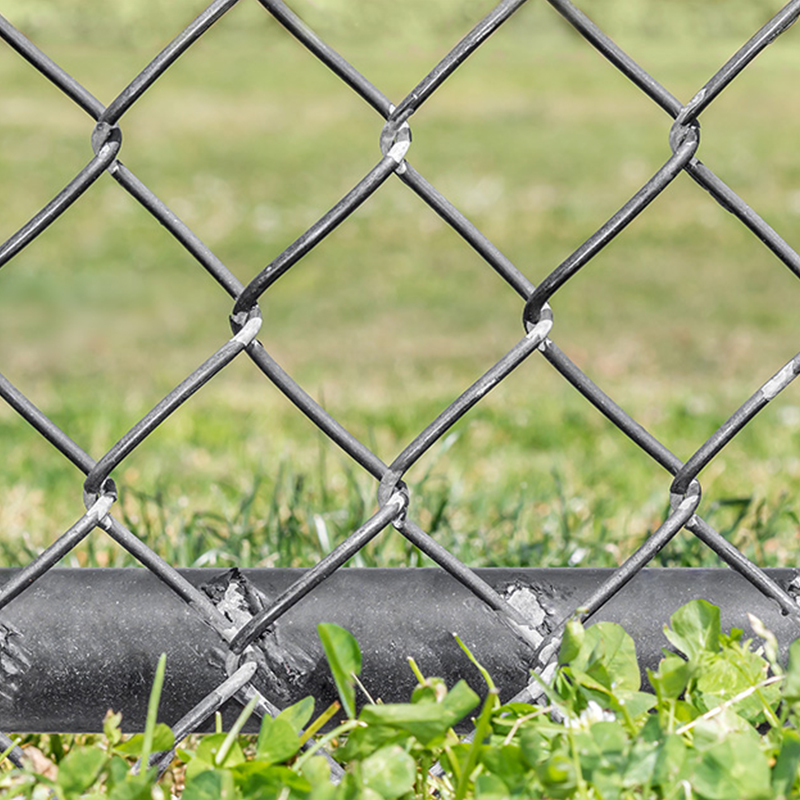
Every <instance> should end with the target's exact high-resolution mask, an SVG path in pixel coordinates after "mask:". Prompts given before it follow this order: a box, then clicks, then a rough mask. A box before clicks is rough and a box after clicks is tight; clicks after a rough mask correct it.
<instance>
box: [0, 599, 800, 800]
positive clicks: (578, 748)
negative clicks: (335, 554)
mask: <svg viewBox="0 0 800 800" xmlns="http://www.w3.org/2000/svg"><path fill="white" fill-rule="evenodd" d="M752 623H753V625H754V627H755V629H756V630H757V631H758V633H759V636H762V637H763V641H762V642H761V646H760V647H759V648H758V649H756V648H755V647H754V645H753V643H752V642H751V641H744V640H743V639H742V632H741V631H737V630H734V631H731V632H730V633H729V634H726V633H724V632H723V631H722V630H721V628H720V614H719V609H717V608H716V607H715V606H712V605H711V604H709V603H707V602H705V601H702V600H696V601H692V602H690V603H688V604H687V605H685V606H684V607H682V608H681V609H679V610H678V611H677V612H675V614H673V616H672V617H671V618H670V625H669V627H665V635H666V639H667V640H668V642H669V644H671V645H672V647H673V648H674V650H673V651H668V652H666V653H665V656H664V658H663V659H662V661H661V663H660V665H659V667H658V669H657V670H656V671H655V672H653V671H649V672H648V677H649V681H650V684H651V685H652V687H653V690H654V693H646V692H642V691H641V675H640V672H639V666H638V664H637V660H636V649H635V645H634V642H633V640H632V639H630V637H629V636H628V635H627V633H625V631H624V630H623V629H622V628H621V627H620V626H618V625H615V624H613V623H605V622H601V623H598V624H597V625H594V626H591V627H589V628H586V629H584V628H583V627H582V626H581V625H580V623H578V622H573V623H570V624H569V625H568V627H567V630H566V633H565V636H564V639H563V642H562V644H561V649H560V654H559V662H560V665H561V666H560V667H559V670H558V672H557V673H556V677H555V679H554V681H553V683H552V685H551V686H548V685H547V684H542V685H541V691H542V698H541V700H540V701H539V702H538V703H537V704H530V703H521V702H515V703H510V704H506V705H502V704H501V702H500V700H499V697H498V690H497V688H496V687H495V686H494V683H493V682H492V679H491V676H489V675H488V674H487V673H486V672H485V670H482V668H481V671H482V673H483V675H484V678H485V681H486V686H485V687H482V693H483V694H484V696H485V700H484V701H483V702H482V703H481V701H480V698H479V695H478V694H476V692H475V691H474V690H473V688H471V687H469V686H468V685H467V684H466V682H464V681H460V682H458V683H457V684H456V685H455V686H452V687H447V686H445V685H444V684H443V682H442V681H441V680H440V679H438V678H435V677H426V676H424V675H422V674H421V673H419V670H418V669H417V667H416V664H415V663H414V661H413V659H409V663H410V668H411V669H413V670H414V671H415V674H416V675H417V678H418V680H419V684H418V686H417V688H416V689H415V690H414V693H413V696H412V697H411V699H410V702H409V703H400V704H385V705H384V704H374V703H368V704H367V705H365V706H364V707H363V708H362V710H361V711H360V712H358V713H357V712H356V708H355V704H354V698H355V693H356V691H357V688H356V682H357V676H358V673H359V671H360V668H361V658H360V651H359V648H358V644H357V643H356V641H355V639H353V637H352V636H351V635H350V634H349V633H348V632H347V631H346V630H344V629H343V628H339V627H338V626H335V625H321V626H320V637H321V639H322V641H323V645H324V649H325V653H326V656H327V658H328V663H329V665H330V668H331V672H332V676H333V679H334V681H335V683H336V685H337V688H338V690H339V694H340V698H341V703H342V709H343V712H345V713H343V714H342V720H340V721H339V723H338V724H337V725H336V727H334V728H333V729H332V730H328V731H327V732H326V733H325V734H324V735H323V734H322V733H321V732H320V729H321V727H322V724H323V722H324V721H327V720H330V719H331V717H332V716H333V715H335V714H336V711H337V706H338V704H336V705H335V706H334V707H333V708H332V709H329V710H328V711H326V712H323V713H319V710H317V711H316V712H315V709H314V704H313V701H311V700H310V698H306V699H305V700H303V701H301V702H300V703H297V704H296V705H294V706H291V707H289V708H287V709H285V710H284V711H282V712H281V714H280V715H279V716H278V717H276V718H275V719H272V718H267V719H266V720H265V722H264V724H263V727H262V729H261V732H260V734H259V736H258V737H257V738H253V737H247V738H243V737H239V736H238V734H237V730H238V729H240V727H241V725H240V723H241V724H243V723H244V720H245V719H246V717H247V715H248V714H249V712H250V711H251V710H252V706H250V708H249V709H245V710H244V711H243V713H242V716H241V717H240V720H239V723H237V725H236V726H234V728H233V729H232V731H231V732H228V733H225V732H222V731H219V732H218V733H216V734H213V735H210V736H207V737H205V738H204V739H203V740H202V741H201V742H200V743H199V744H196V743H195V745H193V746H188V745H184V746H183V747H180V743H176V742H173V740H172V737H171V731H170V730H169V729H168V728H167V727H166V726H156V725H155V716H154V714H151V715H150V717H149V723H148V726H147V730H146V732H145V734H144V735H143V736H142V735H140V736H138V737H135V738H134V739H131V740H129V741H122V737H121V736H120V733H119V727H118V726H119V718H118V716H114V715H111V714H110V715H109V716H108V718H107V720H106V726H105V740H104V742H97V743H95V744H87V745H83V746H79V745H75V746H73V748H72V749H71V750H70V752H69V753H68V754H66V755H65V754H64V753H63V752H61V753H57V752H55V749H54V748H50V756H51V758H53V759H54V761H57V762H58V764H57V765H56V764H51V766H52V769H51V770H50V774H49V776H48V777H44V776H42V775H41V774H40V772H41V770H39V771H38V772H37V771H35V770H31V769H29V770H26V771H19V770H16V771H12V772H8V773H6V774H5V775H4V776H3V775H1V774H0V788H2V789H3V790H4V791H6V792H9V793H17V796H20V797H35V796H37V795H36V786H37V785H38V786H39V787H47V788H52V789H53V790H54V791H55V793H56V796H57V797H58V798H59V799H60V800H72V798H78V797H85V796H91V797H98V798H100V797H108V798H111V800H114V798H120V799H121V798H123V797H125V798H130V797H134V796H135V797H143V798H150V797H156V796H157V795H156V793H155V792H159V789H156V790H154V792H152V793H151V789H150V788H149V787H150V786H152V785H153V784H154V782H155V780H156V776H155V773H154V772H151V773H149V774H145V771H144V770H142V774H141V775H138V776H136V775H129V774H127V772H126V767H127V766H128V764H130V763H131V762H132V761H133V760H134V759H135V758H136V757H137V756H140V755H142V754H144V755H142V757H143V762H142V763H146V761H147V755H146V754H147V753H150V752H152V751H153V750H158V749H160V748H164V749H166V750H169V749H171V748H172V747H173V746H175V745H179V747H178V750H177V759H176V760H174V761H173V767H172V770H171V771H170V773H169V774H168V780H167V781H166V783H165V784H163V788H164V789H171V790H172V791H175V790H179V791H181V797H182V798H183V800H200V799H201V798H211V797H214V798H220V797H229V798H234V797H238V798H241V799H242V800H251V799H252V800H255V798H256V797H258V798H287V800H288V798H297V800H300V798H308V799H309V800H345V798H350V797H359V798H364V800H381V799H382V800H395V798H401V797H402V798H415V799H416V800H424V799H425V798H430V797H439V798H442V800H466V798H475V799H476V800H479V799H480V798H484V799H485V800H489V798H497V800H500V798H514V797H518V798H532V797H537V798H578V799H579V800H601V798H602V800H606V798H618V799H619V800H666V799H667V798H672V799H674V800H678V798H681V799H683V798H691V797H697V798H701V800H762V799H763V800H767V799H768V798H798V797H800V771H799V770H798V767H800V734H799V733H798V730H797V727H798V713H799V712H800V642H795V643H794V644H793V645H792V646H791V647H790V649H789V660H788V665H787V666H786V668H785V669H784V668H783V667H782V666H781V665H780V664H779V663H778V660H777V643H776V641H775V638H774V636H772V634H770V633H769V631H767V630H765V629H764V627H763V625H761V624H760V623H759V622H758V621H757V620H755V619H753V620H752ZM462 647H463V645H462ZM466 658H472V657H471V655H470V654H469V652H468V651H467V650H466V648H465V659H466ZM159 674H161V675H163V663H162V665H161V672H160V673H159ZM535 685H536V684H534V686H535ZM476 688H479V687H476ZM157 698H158V692H157V691H156V690H154V700H152V701H151V708H153V709H154V708H157ZM466 715H471V718H472V719H473V722H474V724H475V731H474V735H473V737H472V738H471V740H470V739H468V740H463V741H460V740H459V738H458V737H457V736H456V735H455V734H454V732H453V730H452V728H453V726H454V725H455V724H456V723H457V722H459V721H460V720H461V719H462V718H463V717H465V716H466ZM315 717H316V719H315ZM314 737H316V738H314ZM29 738H30V739H32V740H33V741H36V742H38V743H39V744H40V745H41V744H42V742H41V739H40V738H38V737H29ZM324 748H329V749H332V750H333V752H334V755H335V756H336V758H337V759H338V760H339V761H341V762H342V763H344V764H345V765H346V771H345V773H344V776H343V777H340V782H339V783H338V786H336V785H334V784H333V783H332V782H331V761H330V757H329V756H328V757H324V756H323V755H321V753H322V752H324ZM126 759H127V761H126ZM40 760H43V757H42V756H40ZM435 765H437V766H435ZM87 793H88V794H87ZM158 796H159V797H160V796H161V794H158Z"/></svg>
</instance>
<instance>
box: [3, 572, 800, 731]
mask: <svg viewBox="0 0 800 800" xmlns="http://www.w3.org/2000/svg"><path fill="white" fill-rule="evenodd" d="M17 572H18V570H15V569H2V570H0V586H1V585H4V584H5V583H7V582H8V581H10V580H12V579H13V578H14V576H15V574H16V573H17ZM180 572H181V574H182V575H183V577H185V578H186V579H187V580H188V581H189V582H190V583H191V584H193V585H195V586H197V587H198V588H201V589H202V590H203V591H205V593H206V594H207V595H208V596H209V598H210V599H211V600H212V602H214V603H215V604H216V605H217V608H218V609H219V610H220V611H221V612H222V614H223V615H224V616H225V617H226V618H227V619H228V620H230V621H231V623H232V625H233V626H235V627H236V628H238V627H241V626H242V625H243V624H245V623H246V622H247V621H248V620H249V619H250V618H251V617H252V616H253V614H255V613H257V612H258V611H259V610H261V609H262V608H264V607H267V606H268V605H269V604H270V602H271V601H272V600H274V598H276V597H278V596H279V595H280V594H281V593H282V592H283V591H285V590H286V589H287V588H288V587H289V586H290V585H291V584H292V583H293V582H294V581H296V580H297V579H298V578H299V577H301V576H302V574H303V572H304V570H300V569H253V570H241V571H240V570H238V569H232V570H227V571H225V570H219V569H210V568H205V569H188V570H181V571H180ZM475 572H476V573H477V574H478V575H479V576H480V577H481V578H482V579H483V580H485V581H486V582H487V583H488V584H489V585H491V586H492V587H494V588H495V589H496V591H498V592H499V593H500V594H501V595H502V596H503V597H504V598H505V599H506V600H507V601H508V602H509V603H510V604H511V605H513V606H514V607H516V608H517V609H518V610H519V611H520V612H521V614H522V615H523V616H524V617H525V618H526V619H527V620H529V622H530V625H531V626H532V628H533V629H534V630H535V631H536V632H537V635H539V636H541V637H545V636H546V635H547V634H548V633H550V632H551V631H552V630H553V629H554V628H555V627H557V626H558V624H559V623H561V622H562V621H563V620H564V619H565V618H567V617H569V616H570V615H571V614H572V613H574V612H575V610H576V608H579V607H580V606H581V604H582V602H583V601H584V600H585V599H586V598H587V597H590V596H591V595H592V592H593V590H594V589H595V588H596V587H597V586H599V585H600V584H601V583H602V582H603V581H604V580H606V579H607V578H608V576H609V575H610V574H611V572H612V570H610V569H589V568H574V569H573V568H563V569H505V568H497V569H479V570H476V571H475ZM766 573H767V574H768V575H769V576H770V577H771V578H772V579H773V580H775V581H776V582H777V583H778V584H779V585H780V586H782V587H783V588H785V589H786V590H787V591H788V592H789V593H790V594H792V595H793V596H794V595H795V594H796V593H797V591H798V589H800V570H795V569H772V570H766ZM695 598H704V599H706V600H708V601H710V602H712V603H714V604H715V605H718V606H719V607H720V609H721V612H722V623H723V627H724V628H725V629H726V630H727V629H729V628H731V627H739V628H743V629H744V630H745V632H746V634H747V635H748V636H753V635H754V634H753V633H752V630H751V627H750V624H749V622H748V617H747V614H748V612H749V613H752V614H754V615H755V616H757V617H759V618H760V619H761V620H762V621H763V622H764V623H765V624H766V626H767V627H768V628H769V629H770V630H772V631H773V632H774V633H775V634H776V636H777V638H778V641H779V643H780V646H781V648H782V650H783V651H784V652H783V654H784V656H785V651H786V648H787V647H788V645H789V644H790V643H791V641H793V640H794V639H795V638H796V637H798V635H800V631H798V629H797V626H796V624H795V623H793V622H792V621H791V618H789V617H787V616H785V615H783V614H782V613H781V611H780V609H779V608H778V606H777V604H776V603H775V602H774V601H772V600H770V599H768V598H766V597H765V596H764V595H762V594H761V593H760V592H759V591H758V589H756V588H755V587H754V586H753V585H751V584H750V583H749V582H748V581H747V580H745V579H744V578H743V577H742V576H741V575H739V574H738V573H736V572H734V571H733V570H730V569H677V568H671V569H657V568H649V569H644V570H642V572H641V573H639V574H638V575H637V576H636V577H635V578H634V579H633V580H632V581H631V582H630V583H629V584H627V585H626V586H625V587H624V588H623V589H622V590H621V591H620V592H619V593H618V594H617V595H616V596H614V597H613V598H612V599H611V600H610V601H609V602H608V603H607V604H606V605H605V606H603V607H602V608H601V609H600V610H599V611H598V612H597V613H596V614H595V615H594V616H593V617H592V618H591V619H590V620H589V621H588V623H587V624H592V623H593V622H597V621H599V620H607V621H612V622H617V623H620V624H622V625H623V626H624V627H625V628H626V630H627V631H628V632H629V633H630V634H631V636H632V637H633V638H634V640H635V642H636V646H637V652H638V656H639V663H640V666H641V667H642V668H643V669H644V667H651V668H654V667H655V666H656V664H657V662H658V660H659V658H660V656H661V648H662V647H666V646H667V645H668V642H667V640H666V638H665V637H664V634H663V626H664V625H665V624H666V623H667V622H668V620H669V617H670V615H671V614H672V613H673V612H674V611H676V610H677V609H678V608H679V607H680V606H682V605H683V604H685V603H687V602H688V601H689V600H692V599H695ZM321 622H332V623H336V624H338V625H341V626H343V627H345V628H347V629H348V630H350V631H351V632H352V633H353V634H354V635H355V636H356V638H357V639H358V641H359V643H360V646H361V649H362V653H363V670H362V676H361V679H362V682H363V684H364V687H365V688H366V689H367V690H368V692H369V693H370V695H371V696H372V697H373V698H375V699H381V700H383V701H384V702H405V701H407V700H408V699H409V698H410V695H411V692H412V690H413V688H414V686H415V685H416V680H415V678H414V675H413V673H412V672H411V669H410V668H409V665H408V662H407V658H408V657H409V656H412V657H413V658H414V659H415V661H416V662H417V664H418V665H419V667H420V669H421V670H422V672H423V673H424V674H426V675H429V676H434V675H436V676H439V677H442V678H444V679H445V680H446V681H447V683H448V685H452V684H453V683H455V682H456V681H457V680H459V679H461V678H465V679H466V680H467V681H468V683H470V685H471V686H472V687H473V688H474V689H475V690H476V691H480V690H482V689H483V681H482V679H481V677H480V675H479V673H478V671H477V670H476V668H475V667H474V666H473V665H472V664H471V663H470V662H469V660H468V659H467V658H466V656H465V654H464V653H463V652H462V650H461V649H460V648H459V646H458V644H457V642H456V641H455V640H454V638H453V633H458V634H459V637H460V638H461V639H462V640H463V641H464V643H465V644H466V645H467V646H468V647H469V648H470V650H471V651H472V652H473V654H474V655H475V657H476V658H477V659H478V660H479V661H480V662H481V663H482V664H483V665H484V666H485V667H486V668H487V669H488V670H489V672H490V673H491V674H492V676H493V678H494V680H495V682H496V684H497V685H498V687H499V688H500V690H501V700H509V699H511V698H512V697H514V696H515V695H517V694H519V693H520V692H522V691H524V689H525V687H526V686H527V685H528V683H529V674H530V669H531V667H532V666H533V665H534V664H535V663H536V659H535V656H534V652H533V650H532V649H531V644H530V642H529V641H526V640H525V639H524V638H523V637H520V636H519V635H518V634H515V632H514V630H513V628H511V627H509V626H507V625H505V624H503V622H502V620H500V618H499V617H498V615H497V613H496V612H495V611H493V610H492V609H490V608H488V607H487V606H486V605H485V604H484V603H483V602H481V601H480V600H479V599H478V598H476V597H475V596H474V595H473V594H472V593H471V592H470V591H469V590H468V589H466V588H465V587H464V586H462V585H461V584H460V583H458V582H457V581H456V580H455V579H453V578H452V577H451V576H450V575H449V574H447V573H446V572H444V571H443V570H439V569H355V568H347V569H342V570H339V571H338V572H336V573H335V574H334V575H332V576H331V577H330V578H328V579H327V580H326V581H324V583H322V584H321V585H320V586H319V587H317V588H316V589H315V590H314V591H313V592H312V593H311V594H309V595H308V596H307V597H305V598H304V599H303V600H301V601H300V602H299V603H298V604H297V605H296V606H294V607H293V608H291V609H290V610H289V611H287V612H286V613H285V614H284V615H283V616H281V617H280V618H279V620H278V621H277V622H276V623H275V624H274V625H273V626H272V627H271V628H269V629H268V630H267V632H266V633H265V634H264V635H263V636H262V637H261V638H260V639H259V640H257V642H256V643H255V644H254V645H253V646H251V647H250V648H248V649H247V650H245V652H244V653H243V654H242V655H241V656H234V655H232V654H231V653H230V650H229V649H228V647H227V643H226V641H225V639H224V638H223V637H222V636H221V635H220V634H219V633H218V632H217V631H215V630H214V629H213V628H212V627H211V626H210V625H209V624H208V623H206V622H204V621H203V620H202V619H201V618H200V616H199V615H198V614H197V613H196V612H195V611H193V610H192V608H191V607H190V606H189V605H188V604H187V603H186V602H184V601H183V600H182V599H181V598H180V597H179V596H178V595H177V594H175V593H174V592H173V591H172V590H171V589H170V588H169V586H167V585H166V584H164V583H162V582H161V581H160V580H159V579H158V578H156V577H155V576H154V575H152V574H151V573H150V572H148V571H147V570H144V569H54V570H51V571H50V572H48V573H47V574H46V575H44V576H43V577H42V578H40V579H39V580H38V581H36V582H35V583H34V584H33V585H31V586H30V587H29V588H28V589H27V590H26V591H24V592H23V593H22V594H21V595H20V596H19V597H18V598H16V599H15V600H13V601H12V602H11V603H9V605H8V606H6V608H4V609H3V610H2V612H0V730H4V731H16V732H55V731H58V732H63V733H88V732H98V731H100V730H102V722H103V717H104V715H105V713H106V711H107V710H108V709H109V708H110V709H113V710H115V711H120V712H122V715H123V729H124V730H126V731H138V730H141V729H142V727H143V725H144V720H145V715H146V710H147V700H148V696H149V692H150V687H151V683H152V680H153V676H154V674H155V668H156V663H157V661H158V658H159V656H160V655H161V653H166V656H167V671H166V680H165V684H164V691H163V694H162V699H161V706H160V713H159V718H160V720H162V721H164V722H167V723H168V724H172V723H174V721H175V720H178V719H180V718H181V717H183V716H184V715H185V714H186V713H187V712H189V711H190V710H191V709H192V708H194V706H195V705H197V704H198V703H199V702H200V701H201V700H202V699H203V698H204V697H206V696H207V695H208V694H209V693H210V692H213V691H214V690H215V689H216V687H218V686H219V685H220V684H221V683H222V682H223V681H224V680H225V679H226V678H227V677H228V676H229V674H231V673H232V672H233V671H235V670H236V669H238V668H239V667H240V666H241V665H242V664H243V663H244V662H245V661H248V660H252V661H255V662H256V664H257V666H258V669H257V671H256V673H255V676H254V677H253V679H252V685H253V686H255V688H257V689H258V690H259V691H260V692H261V693H262V694H263V695H264V697H265V698H266V699H267V700H268V701H270V703H272V704H274V705H275V706H278V707H283V706H285V705H288V704H289V703H291V702H294V701H297V700H299V699H301V698H303V697H305V696H306V695H312V696H314V697H315V698H316V700H317V709H318V710H319V711H321V710H322V709H323V708H324V707H325V706H326V705H327V704H328V703H330V702H332V701H333V700H334V699H335V697H336V693H335V688H334V685H333V682H332V679H331V678H330V674H329V671H328V667H327V663H326V661H325V658H324V654H323V650H322V646H321V644H320V642H319V639H318V637H317V633H316V626H317V624H318V623H321ZM642 674H643V676H644V675H645V673H644V671H643V673H642ZM645 680H646V678H645ZM240 708H241V706H240V705H239V704H238V702H236V700H234V699H232V700H229V701H228V702H227V703H226V704H225V705H224V706H223V708H222V713H223V721H224V724H226V725H230V724H231V723H232V722H233V721H234V720H235V718H236V716H237V714H238V712H239V710H240ZM212 725H213V721H210V720H209V721H206V722H205V723H204V725H203V726H202V727H201V730H209V729H210V727H211V726H212ZM257 725H258V722H257V721H256V720H251V722H250V723H249V726H250V727H249V729H250V730H253V729H254V728H255V727H256V726H257Z"/></svg>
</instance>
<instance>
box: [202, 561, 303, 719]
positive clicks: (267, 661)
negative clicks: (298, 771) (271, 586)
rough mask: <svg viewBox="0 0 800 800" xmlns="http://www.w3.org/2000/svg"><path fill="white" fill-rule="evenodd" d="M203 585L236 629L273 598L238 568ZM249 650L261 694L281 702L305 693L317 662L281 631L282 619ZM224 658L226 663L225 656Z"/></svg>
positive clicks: (268, 604) (280, 703)
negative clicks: (256, 668)
mask: <svg viewBox="0 0 800 800" xmlns="http://www.w3.org/2000/svg"><path fill="white" fill-rule="evenodd" d="M200 588H201V589H202V590H203V591H204V592H205V593H206V594H207V595H208V597H209V598H210V599H211V602H212V603H214V605H215V606H216V607H217V608H218V609H219V611H220V612H221V613H222V614H223V615H224V616H225V617H226V618H227V619H228V620H230V622H231V623H232V624H234V625H235V626H236V627H237V629H238V628H241V627H242V626H243V625H245V624H246V623H247V622H249V621H250V620H251V619H252V618H253V617H254V616H255V615H256V614H258V613H259V612H260V611H262V610H263V609H264V608H268V607H269V606H270V604H271V600H270V598H268V597H267V596H266V595H265V594H264V593H263V592H262V591H260V590H259V589H258V588H256V587H255V586H254V585H253V584H252V583H251V582H250V581H249V580H247V578H246V577H245V576H244V575H243V574H242V573H241V571H240V570H238V569H236V568H234V569H231V570H228V572H225V573H224V574H222V575H220V576H218V577H216V578H214V579H213V580H211V581H209V582H208V583H207V584H204V585H203V586H201V587H200ZM248 653H249V654H250V655H251V656H252V658H253V660H254V661H255V662H256V664H257V665H258V671H257V673H256V682H257V683H259V684H260V685H261V686H263V690H262V693H263V694H265V695H266V696H268V697H270V698H271V699H272V700H273V702H275V703H276V704H278V705H285V704H287V703H289V702H292V701H293V699H295V698H296V697H297V696H298V694H299V693H301V692H302V688H303V686H304V685H305V684H306V682H307V681H308V677H309V675H310V674H311V672H312V671H313V670H314V668H315V667H316V666H317V661H318V659H317V658H316V657H314V656H313V655H312V654H311V653H309V652H307V651H306V649H305V648H304V647H302V646H301V645H299V644H298V643H297V642H296V641H294V640H293V639H292V637H291V636H289V635H286V634H285V633H284V632H283V631H282V630H281V626H280V621H278V622H276V623H275V624H274V625H272V626H271V627H270V628H269V629H267V631H266V632H265V633H264V634H263V635H262V636H261V638H259V639H258V641H257V642H255V643H254V644H253V645H252V646H251V648H250V649H249V650H248ZM216 655H220V654H216ZM221 660H222V662H223V663H224V660H225V659H224V655H223V656H222V658H221Z"/></svg>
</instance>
